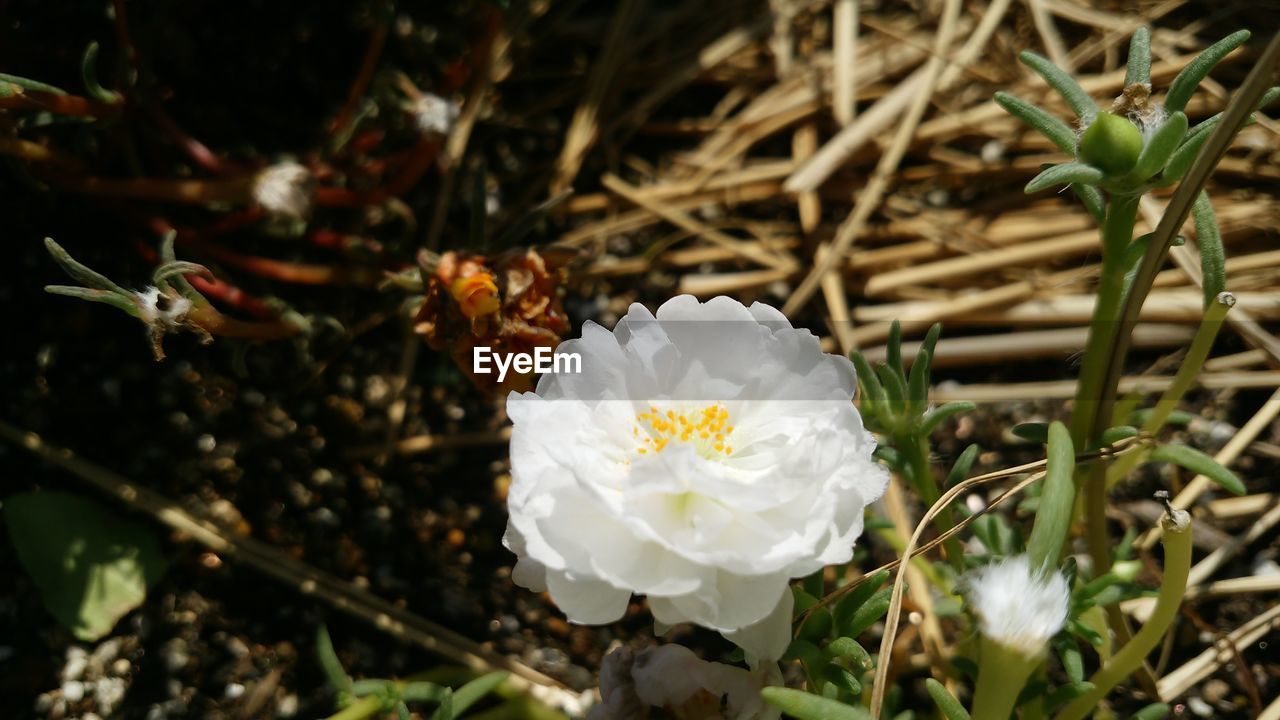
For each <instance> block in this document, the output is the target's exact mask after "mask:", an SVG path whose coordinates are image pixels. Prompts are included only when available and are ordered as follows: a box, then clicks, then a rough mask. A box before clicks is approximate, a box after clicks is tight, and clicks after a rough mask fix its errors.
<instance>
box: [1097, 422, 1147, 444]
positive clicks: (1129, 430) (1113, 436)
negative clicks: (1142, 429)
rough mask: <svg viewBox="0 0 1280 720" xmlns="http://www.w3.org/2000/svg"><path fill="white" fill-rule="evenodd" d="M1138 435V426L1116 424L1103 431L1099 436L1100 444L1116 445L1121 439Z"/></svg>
mask: <svg viewBox="0 0 1280 720" xmlns="http://www.w3.org/2000/svg"><path fill="white" fill-rule="evenodd" d="M1137 436H1138V428H1136V427H1134V426H1132V425H1116V426H1115V427H1109V428H1107V429H1106V430H1103V431H1102V435H1100V436H1099V437H1098V444H1099V445H1114V444H1116V443H1118V442H1120V441H1121V440H1124V439H1126V438H1131V437H1137Z"/></svg>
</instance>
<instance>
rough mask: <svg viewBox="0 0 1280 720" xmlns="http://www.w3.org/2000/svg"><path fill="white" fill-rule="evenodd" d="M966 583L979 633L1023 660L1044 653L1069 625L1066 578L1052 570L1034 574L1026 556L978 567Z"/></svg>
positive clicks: (1068, 598)
mask: <svg viewBox="0 0 1280 720" xmlns="http://www.w3.org/2000/svg"><path fill="white" fill-rule="evenodd" d="M966 578H967V585H968V593H967V595H968V599H969V603H970V605H971V607H972V608H973V610H974V612H975V613H976V614H977V615H978V621H979V625H980V627H981V630H982V634H983V635H985V636H986V637H988V638H990V639H991V640H994V641H995V642H997V643H999V644H1000V645H1003V646H1005V647H1007V648H1010V649H1013V650H1016V651H1018V652H1019V653H1021V654H1022V655H1024V656H1026V657H1037V656H1039V655H1040V654H1042V653H1043V652H1044V651H1045V648H1046V647H1047V646H1048V643H1049V639H1050V638H1052V637H1053V636H1054V635H1056V634H1058V631H1059V630H1061V629H1062V624H1063V623H1065V622H1066V621H1067V606H1068V603H1069V602H1070V600H1071V589H1070V588H1069V587H1067V580H1066V578H1064V577H1063V576H1062V575H1061V573H1058V572H1057V571H1054V570H1049V571H1032V569H1031V563H1030V561H1029V560H1028V558H1027V556H1026V555H1016V556H1014V557H1011V558H1006V559H1005V560H1002V561H1001V562H998V563H994V564H992V565H987V566H985V567H981V568H978V569H977V570H974V571H972V572H970V573H969V574H968V575H967V576H966Z"/></svg>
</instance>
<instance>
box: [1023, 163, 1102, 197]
mask: <svg viewBox="0 0 1280 720" xmlns="http://www.w3.org/2000/svg"><path fill="white" fill-rule="evenodd" d="M1102 180H1103V174H1102V171H1101V170H1099V169H1098V168H1096V167H1094V166H1092V165H1085V164H1084V163H1078V162H1069V163H1062V164H1061V165H1054V166H1052V167H1049V168H1047V169H1045V170H1044V171H1042V172H1041V173H1040V174H1039V175H1037V176H1035V177H1034V178H1032V179H1031V182H1029V183H1027V186H1026V187H1025V188H1023V192H1026V193H1034V192H1040V191H1041V190H1044V189H1045V188H1050V187H1054V186H1055V185H1071V184H1074V183H1080V184H1084V185H1097V184H1098V183H1100V182H1102Z"/></svg>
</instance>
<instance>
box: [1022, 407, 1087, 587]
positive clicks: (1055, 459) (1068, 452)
mask: <svg viewBox="0 0 1280 720" xmlns="http://www.w3.org/2000/svg"><path fill="white" fill-rule="evenodd" d="M1075 469H1076V455H1075V448H1074V447H1073V446H1072V443H1071V433H1070V432H1069V431H1068V430H1067V426H1066V425H1063V424H1062V423H1060V422H1057V421H1055V422H1053V423H1052V424H1050V425H1049V440H1048V466H1047V467H1046V469H1045V477H1044V490H1043V492H1041V494H1040V507H1039V509H1038V510H1037V512H1036V521H1035V524H1034V525H1033V526H1032V528H1031V537H1030V538H1029V539H1028V540H1027V555H1028V556H1029V558H1030V560H1031V567H1032V568H1033V569H1040V570H1050V569H1052V568H1057V567H1058V560H1059V558H1061V557H1062V545H1063V543H1065V542H1066V539H1067V531H1068V530H1070V528H1071V512H1072V509H1073V508H1074V506H1075V500H1076V486H1075V481H1074V480H1073V479H1072V475H1073V473H1074V472H1075Z"/></svg>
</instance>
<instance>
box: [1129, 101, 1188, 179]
mask: <svg viewBox="0 0 1280 720" xmlns="http://www.w3.org/2000/svg"><path fill="white" fill-rule="evenodd" d="M1186 134H1187V116H1186V115H1183V114H1182V113H1181V112H1175V113H1173V114H1172V115H1170V116H1169V117H1168V119H1166V120H1165V121H1164V124H1162V125H1161V126H1160V127H1159V128H1157V129H1156V131H1155V133H1153V134H1152V135H1151V139H1150V140H1148V141H1147V144H1146V145H1144V146H1143V148H1142V153H1141V154H1140V155H1138V161H1137V163H1135V164H1134V166H1133V170H1132V171H1131V176H1132V177H1133V178H1134V179H1136V180H1138V181H1143V180H1146V179H1147V178H1149V177H1151V176H1152V175H1155V174H1156V173H1158V172H1160V170H1161V169H1163V168H1164V166H1165V165H1166V164H1167V163H1168V162H1169V158H1170V157H1171V156H1172V155H1173V152H1174V151H1175V150H1177V149H1178V145H1179V144H1180V143H1181V142H1182V139H1183V138H1184V137H1185V136H1186Z"/></svg>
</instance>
